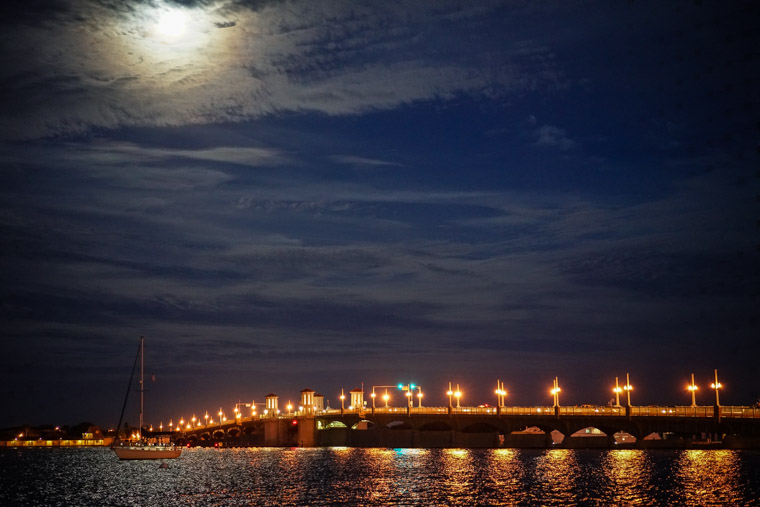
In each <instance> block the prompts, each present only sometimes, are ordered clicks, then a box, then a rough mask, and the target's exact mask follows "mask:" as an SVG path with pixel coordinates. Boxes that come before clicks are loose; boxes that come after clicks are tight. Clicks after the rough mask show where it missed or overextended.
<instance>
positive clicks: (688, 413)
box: [194, 405, 760, 430]
mask: <svg viewBox="0 0 760 507" xmlns="http://www.w3.org/2000/svg"><path fill="white" fill-rule="evenodd" d="M374 410H375V413H376V414H398V415H399V416H400V417H403V416H406V415H407V414H408V413H411V414H412V415H415V414H417V415H423V414H428V415H436V414H439V415H445V414H448V413H449V410H451V413H452V414H454V415H467V414H471V415H494V416H496V415H497V413H498V414H501V415H503V416H541V415H552V416H553V415H554V414H555V408H554V407H552V406H543V407H500V408H499V409H498V410H497V408H496V407H490V406H489V407H451V408H449V407H413V408H411V409H409V408H407V407H376V408H375V409H374ZM341 414H356V415H360V416H364V417H367V416H370V415H371V414H372V408H371V407H370V408H365V409H363V410H359V409H344V410H341V409H339V408H331V409H325V410H320V411H318V412H314V413H309V414H300V413H298V412H291V413H280V414H279V415H270V416H266V415H263V414H261V415H256V416H251V417H241V418H238V419H237V420H228V421H224V422H222V423H219V422H214V423H209V424H198V425H197V427H195V428H194V430H201V429H209V430H215V429H226V428H229V427H231V426H233V425H235V424H244V423H250V422H253V421H254V420H259V419H262V420H265V419H272V418H276V417H279V418H290V417H298V416H300V415H317V416H320V415H341ZM630 414H631V417H700V418H711V417H715V407H713V406H698V407H691V406H685V407H677V406H676V407H662V406H632V407H630ZM559 415H560V416H613V417H614V416H622V417H625V416H626V407H610V406H607V405H604V406H597V405H585V406H583V405H582V406H560V407H559ZM720 417H721V418H735V419H760V407H746V406H725V407H720Z"/></svg>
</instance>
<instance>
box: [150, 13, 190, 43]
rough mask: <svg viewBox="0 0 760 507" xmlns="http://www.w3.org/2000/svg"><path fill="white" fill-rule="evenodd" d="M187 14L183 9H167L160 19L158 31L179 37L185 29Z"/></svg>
mask: <svg viewBox="0 0 760 507" xmlns="http://www.w3.org/2000/svg"><path fill="white" fill-rule="evenodd" d="M186 24H187V15H186V14H185V13H184V12H181V11H174V10H172V11H166V12H164V13H163V14H161V17H160V18H159V19H158V25H157V29H158V32H159V33H161V34H162V35H164V36H166V37H179V36H180V35H182V34H183V33H184V31H185V26H186Z"/></svg>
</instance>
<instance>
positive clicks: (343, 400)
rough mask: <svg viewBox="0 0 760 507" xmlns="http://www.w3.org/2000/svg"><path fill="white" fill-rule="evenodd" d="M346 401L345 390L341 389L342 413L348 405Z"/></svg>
mask: <svg viewBox="0 0 760 507" xmlns="http://www.w3.org/2000/svg"><path fill="white" fill-rule="evenodd" d="M345 401H346V395H345V394H344V393H343V388H342V387H341V388H340V409H341V411H342V410H345V405H346V403H345Z"/></svg>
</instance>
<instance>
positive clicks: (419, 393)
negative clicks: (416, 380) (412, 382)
mask: <svg viewBox="0 0 760 507" xmlns="http://www.w3.org/2000/svg"><path fill="white" fill-rule="evenodd" d="M417 408H422V386H417Z"/></svg>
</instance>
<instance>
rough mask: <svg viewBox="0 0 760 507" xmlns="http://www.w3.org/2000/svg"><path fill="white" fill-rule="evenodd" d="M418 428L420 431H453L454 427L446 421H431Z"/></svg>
mask: <svg viewBox="0 0 760 507" xmlns="http://www.w3.org/2000/svg"><path fill="white" fill-rule="evenodd" d="M417 429H419V430H420V431H451V430H453V429H454V428H453V426H451V424H448V423H446V422H444V421H430V422H426V423H425V424H423V425H421V426H420V427H419V428H417Z"/></svg>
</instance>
